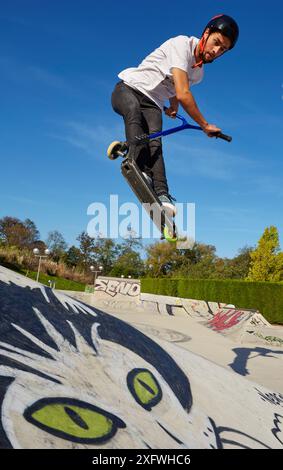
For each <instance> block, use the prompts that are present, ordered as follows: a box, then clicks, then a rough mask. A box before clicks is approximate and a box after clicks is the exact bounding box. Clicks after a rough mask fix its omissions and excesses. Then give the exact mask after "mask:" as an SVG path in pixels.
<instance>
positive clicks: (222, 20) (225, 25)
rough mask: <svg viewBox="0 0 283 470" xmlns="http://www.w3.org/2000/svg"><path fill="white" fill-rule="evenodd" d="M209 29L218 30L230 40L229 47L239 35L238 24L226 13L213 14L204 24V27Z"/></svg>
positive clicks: (231, 47) (233, 44)
mask: <svg viewBox="0 0 283 470" xmlns="http://www.w3.org/2000/svg"><path fill="white" fill-rule="evenodd" d="M207 28H208V29H210V31H211V32H212V33H213V32H216V31H218V32H220V33H221V34H223V36H226V37H227V38H228V39H230V41H231V46H230V49H233V47H234V46H235V44H236V42H237V40H238V37H239V26H238V25H237V23H236V21H235V20H233V18H231V16H228V15H217V16H214V17H213V18H212V19H211V20H210V21H209V23H208V24H207V25H206V27H205V29H204V31H205V30H206V29H207Z"/></svg>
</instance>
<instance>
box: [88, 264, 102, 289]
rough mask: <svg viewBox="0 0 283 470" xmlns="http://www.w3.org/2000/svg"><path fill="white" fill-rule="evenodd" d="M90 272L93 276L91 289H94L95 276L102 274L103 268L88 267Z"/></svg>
mask: <svg viewBox="0 0 283 470" xmlns="http://www.w3.org/2000/svg"><path fill="white" fill-rule="evenodd" d="M90 270H91V272H92V273H93V274H94V277H93V287H94V288H95V281H96V278H97V274H98V273H102V271H103V266H99V267H98V269H97V268H95V266H90Z"/></svg>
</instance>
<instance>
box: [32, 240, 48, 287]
mask: <svg viewBox="0 0 283 470" xmlns="http://www.w3.org/2000/svg"><path fill="white" fill-rule="evenodd" d="M33 254H34V256H36V257H37V258H39V262H38V268H37V275H36V282H38V280H39V273H40V267H41V260H42V258H47V257H48V255H49V254H50V251H49V250H48V249H46V250H44V255H41V254H40V252H39V249H38V248H34V249H33Z"/></svg>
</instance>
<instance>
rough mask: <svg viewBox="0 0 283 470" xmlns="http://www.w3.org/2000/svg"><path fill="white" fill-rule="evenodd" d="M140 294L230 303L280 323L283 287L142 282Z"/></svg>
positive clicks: (245, 283) (189, 281)
mask: <svg viewBox="0 0 283 470" xmlns="http://www.w3.org/2000/svg"><path fill="white" fill-rule="evenodd" d="M141 292H143V293H150V294H157V295H169V296H173V297H182V298H186V299H197V300H206V301H211V302H221V303H222V302H223V303H227V304H234V305H235V306H236V307H237V308H245V309H254V310H259V312H260V313H261V314H262V315H263V316H264V317H265V318H266V319H267V320H268V321H269V322H271V323H278V324H283V284H282V283H275V282H248V281H238V280H211V279H142V280H141Z"/></svg>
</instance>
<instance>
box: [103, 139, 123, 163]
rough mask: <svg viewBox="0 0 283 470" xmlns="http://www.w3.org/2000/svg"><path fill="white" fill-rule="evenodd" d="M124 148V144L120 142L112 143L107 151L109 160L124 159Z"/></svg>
mask: <svg viewBox="0 0 283 470" xmlns="http://www.w3.org/2000/svg"><path fill="white" fill-rule="evenodd" d="M123 147H124V142H119V141H118V140H115V141H114V142H112V143H111V144H110V145H109V147H108V149H107V156H108V158H110V160H116V158H118V157H124V156H125V152H123V151H122V148H123Z"/></svg>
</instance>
